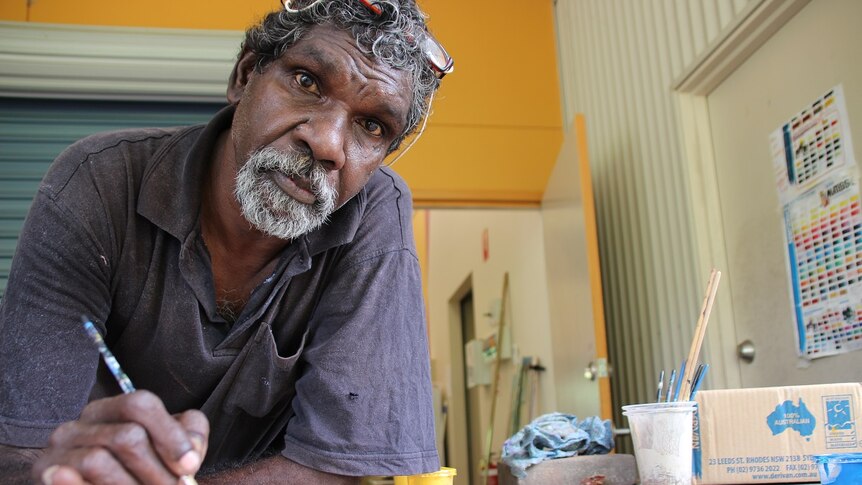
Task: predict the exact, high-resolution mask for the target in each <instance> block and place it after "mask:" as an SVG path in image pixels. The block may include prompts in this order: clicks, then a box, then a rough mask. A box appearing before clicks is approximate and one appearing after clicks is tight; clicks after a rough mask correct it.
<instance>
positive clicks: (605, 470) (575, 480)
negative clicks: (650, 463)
mask: <svg viewBox="0 0 862 485" xmlns="http://www.w3.org/2000/svg"><path fill="white" fill-rule="evenodd" d="M499 467H500V469H499V471H498V473H499V481H500V485H632V484H635V483H637V481H638V471H637V464H636V463H635V457H634V455H623V454H613V455H586V456H572V457H569V458H557V459H556V460H547V461H543V462H541V463H538V464H536V465H533V466H531V467H530V468H527V478H520V479H519V478H516V477H515V476H514V475H512V472H511V470H509V467H508V466H506V464H505V463H502V462H501V463H500V464H499Z"/></svg>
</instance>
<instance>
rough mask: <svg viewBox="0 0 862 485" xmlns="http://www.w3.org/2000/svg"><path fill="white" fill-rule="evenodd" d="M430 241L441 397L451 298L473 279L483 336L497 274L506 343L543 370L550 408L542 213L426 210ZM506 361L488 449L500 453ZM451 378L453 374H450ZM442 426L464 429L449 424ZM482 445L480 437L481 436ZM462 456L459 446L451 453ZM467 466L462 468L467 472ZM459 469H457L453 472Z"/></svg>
mask: <svg viewBox="0 0 862 485" xmlns="http://www.w3.org/2000/svg"><path fill="white" fill-rule="evenodd" d="M486 228H487V229H488V235H489V238H488V240H489V258H488V260H487V261H483V260H482V232H483V230H484V229H486ZM428 233H429V244H428V317H429V332H430V339H431V359H432V363H433V368H434V375H435V380H436V381H437V384H439V385H440V386H441V387H442V388H443V389H444V392H445V393H446V394H447V395H451V393H452V383H453V378H452V361H453V357H452V353H453V351H455V349H451V348H450V345H449V341H450V330H451V323H452V322H451V321H450V308H449V301H450V299H451V298H452V297H453V295H454V294H455V293H456V292H457V291H458V289H459V288H461V286H462V284H463V283H464V281H465V280H466V279H467V278H472V284H473V287H472V291H473V301H474V310H475V322H476V329H475V333H476V336H477V337H486V336H488V335H490V334H492V333H493V332H494V330H495V325H496V322H493V321H492V320H491V319H489V318H487V317H485V316H483V315H482V314H483V313H485V312H487V311H488V310H489V307H490V305H491V304H492V302H493V301H494V300H495V299H499V298H501V295H502V289H503V275H504V273H505V272H507V271H508V273H509V288H510V294H509V302H510V305H509V307H508V310H507V312H508V313H509V316H510V317H511V319H510V320H509V322H511V330H512V341H513V342H514V345H515V346H516V347H517V351H518V353H519V354H520V355H521V356H528V355H529V356H537V357H539V360H540V362H541V363H542V364H543V365H544V366H546V367H547V370H546V371H545V372H544V373H543V374H542V377H541V384H540V394H539V412H538V413H537V414H543V413H546V412H551V411H554V410H556V393H555V389H554V386H553V382H554V368H553V366H552V365H551V363H552V360H553V359H552V350H551V334H550V322H549V315H548V299H547V280H546V274H545V253H544V243H543V230H542V217H541V213H540V211H539V210H538V209H517V210H502V209H500V210H496V209H484V210H467V209H431V210H430V211H429V230H428ZM512 369H513V364H512V362H504V365H503V367H502V368H501V370H502V374H501V378H500V392H499V397H498V399H499V400H498V402H497V409H496V419H495V428H494V441H493V447H492V449H493V450H495V451H497V452H498V453H499V450H500V449H501V447H502V443H503V441H504V440H505V439H506V438H507V437H508V433H509V430H508V424H509V422H510V412H511V409H510V408H511V406H510V402H511V387H512ZM455 380H456V381H457V379H455ZM479 396H480V407H481V412H482V416H481V418H480V419H481V421H480V422H481V430H482V433H481V436H480V437H479V439H482V440H484V437H485V432H486V430H487V428H488V420H489V414H490V407H491V399H490V398H491V386H484V387H483V388H482V389H481V391H480V392H479ZM453 416H454V415H453V414H451V413H450V422H449V427H448V429H449V430H450V435H451V432H452V431H454V430H457V429H463V428H464V427H465V426H466V425H465V423H463V422H453V419H452V418H453ZM483 443H484V441H483ZM450 452H455V453H458V454H463V453H464V450H450ZM466 472H467V470H464V473H465V474H466ZM461 473H462V470H459V475H460V474H461Z"/></svg>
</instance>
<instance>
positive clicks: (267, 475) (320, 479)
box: [198, 455, 361, 485]
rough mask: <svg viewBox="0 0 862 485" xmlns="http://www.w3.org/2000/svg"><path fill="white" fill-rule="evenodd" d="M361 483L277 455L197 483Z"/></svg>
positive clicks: (211, 484)
mask: <svg viewBox="0 0 862 485" xmlns="http://www.w3.org/2000/svg"><path fill="white" fill-rule="evenodd" d="M360 480H361V478H360V477H347V476H343V475H333V474H331V473H326V472H322V471H319V470H314V469H311V468H308V467H306V466H303V465H300V464H299V463H296V462H294V461H291V460H289V459H287V458H285V457H283V456H281V455H278V456H271V457H269V458H264V459H262V460H258V461H256V462H253V463H249V464H247V465H244V466H242V467H239V468H235V469H232V470H225V471H222V472H219V473H216V474H214V475H209V476H206V477H203V478H200V479H199V480H198V483H200V484H201V485H204V484H205V485H245V484H258V483H288V484H292V485H356V484H358V483H359V482H360Z"/></svg>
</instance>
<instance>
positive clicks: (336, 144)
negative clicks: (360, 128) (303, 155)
mask: <svg viewBox="0 0 862 485" xmlns="http://www.w3.org/2000/svg"><path fill="white" fill-rule="evenodd" d="M349 129H350V121H349V120H348V119H347V117H346V116H344V115H343V114H338V113H317V114H316V115H313V116H312V117H310V118H309V120H308V121H307V122H306V123H304V124H303V126H302V127H300V129H299V130H298V132H299V133H300V139H301V140H302V141H303V142H305V144H306V145H308V148H309V149H310V150H311V155H312V156H313V157H314V159H315V160H317V161H318V162H320V163H321V164H322V165H323V167H324V168H325V169H327V170H341V168H342V167H343V166H344V163H345V161H346V146H345V143H346V141H347V136H348V130H349Z"/></svg>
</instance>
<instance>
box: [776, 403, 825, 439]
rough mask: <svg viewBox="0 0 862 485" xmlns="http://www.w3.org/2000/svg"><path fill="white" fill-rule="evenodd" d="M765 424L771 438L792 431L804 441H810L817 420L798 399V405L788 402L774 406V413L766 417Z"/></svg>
mask: <svg viewBox="0 0 862 485" xmlns="http://www.w3.org/2000/svg"><path fill="white" fill-rule="evenodd" d="M766 424H767V425H768V426H769V429H770V430H771V431H772V435H773V436H775V435H777V434H781V433H783V432H784V431H786V430H793V431H796V432H797V433H799V434H800V435H801V436H802V437H804V438H805V441H811V435H812V434H813V433H814V428H815V427H816V425H817V420H816V419H815V418H814V414H812V413H811V411H809V410H808V406H806V405H805V403H804V402H802V399H801V398H800V399H799V402H798V403H794V402H793V401H789V400H788V401H784V402H783V403H781V404H779V405H778V406H776V407H775V411H772V412H771V413H770V414H769V416H767V417H766Z"/></svg>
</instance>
